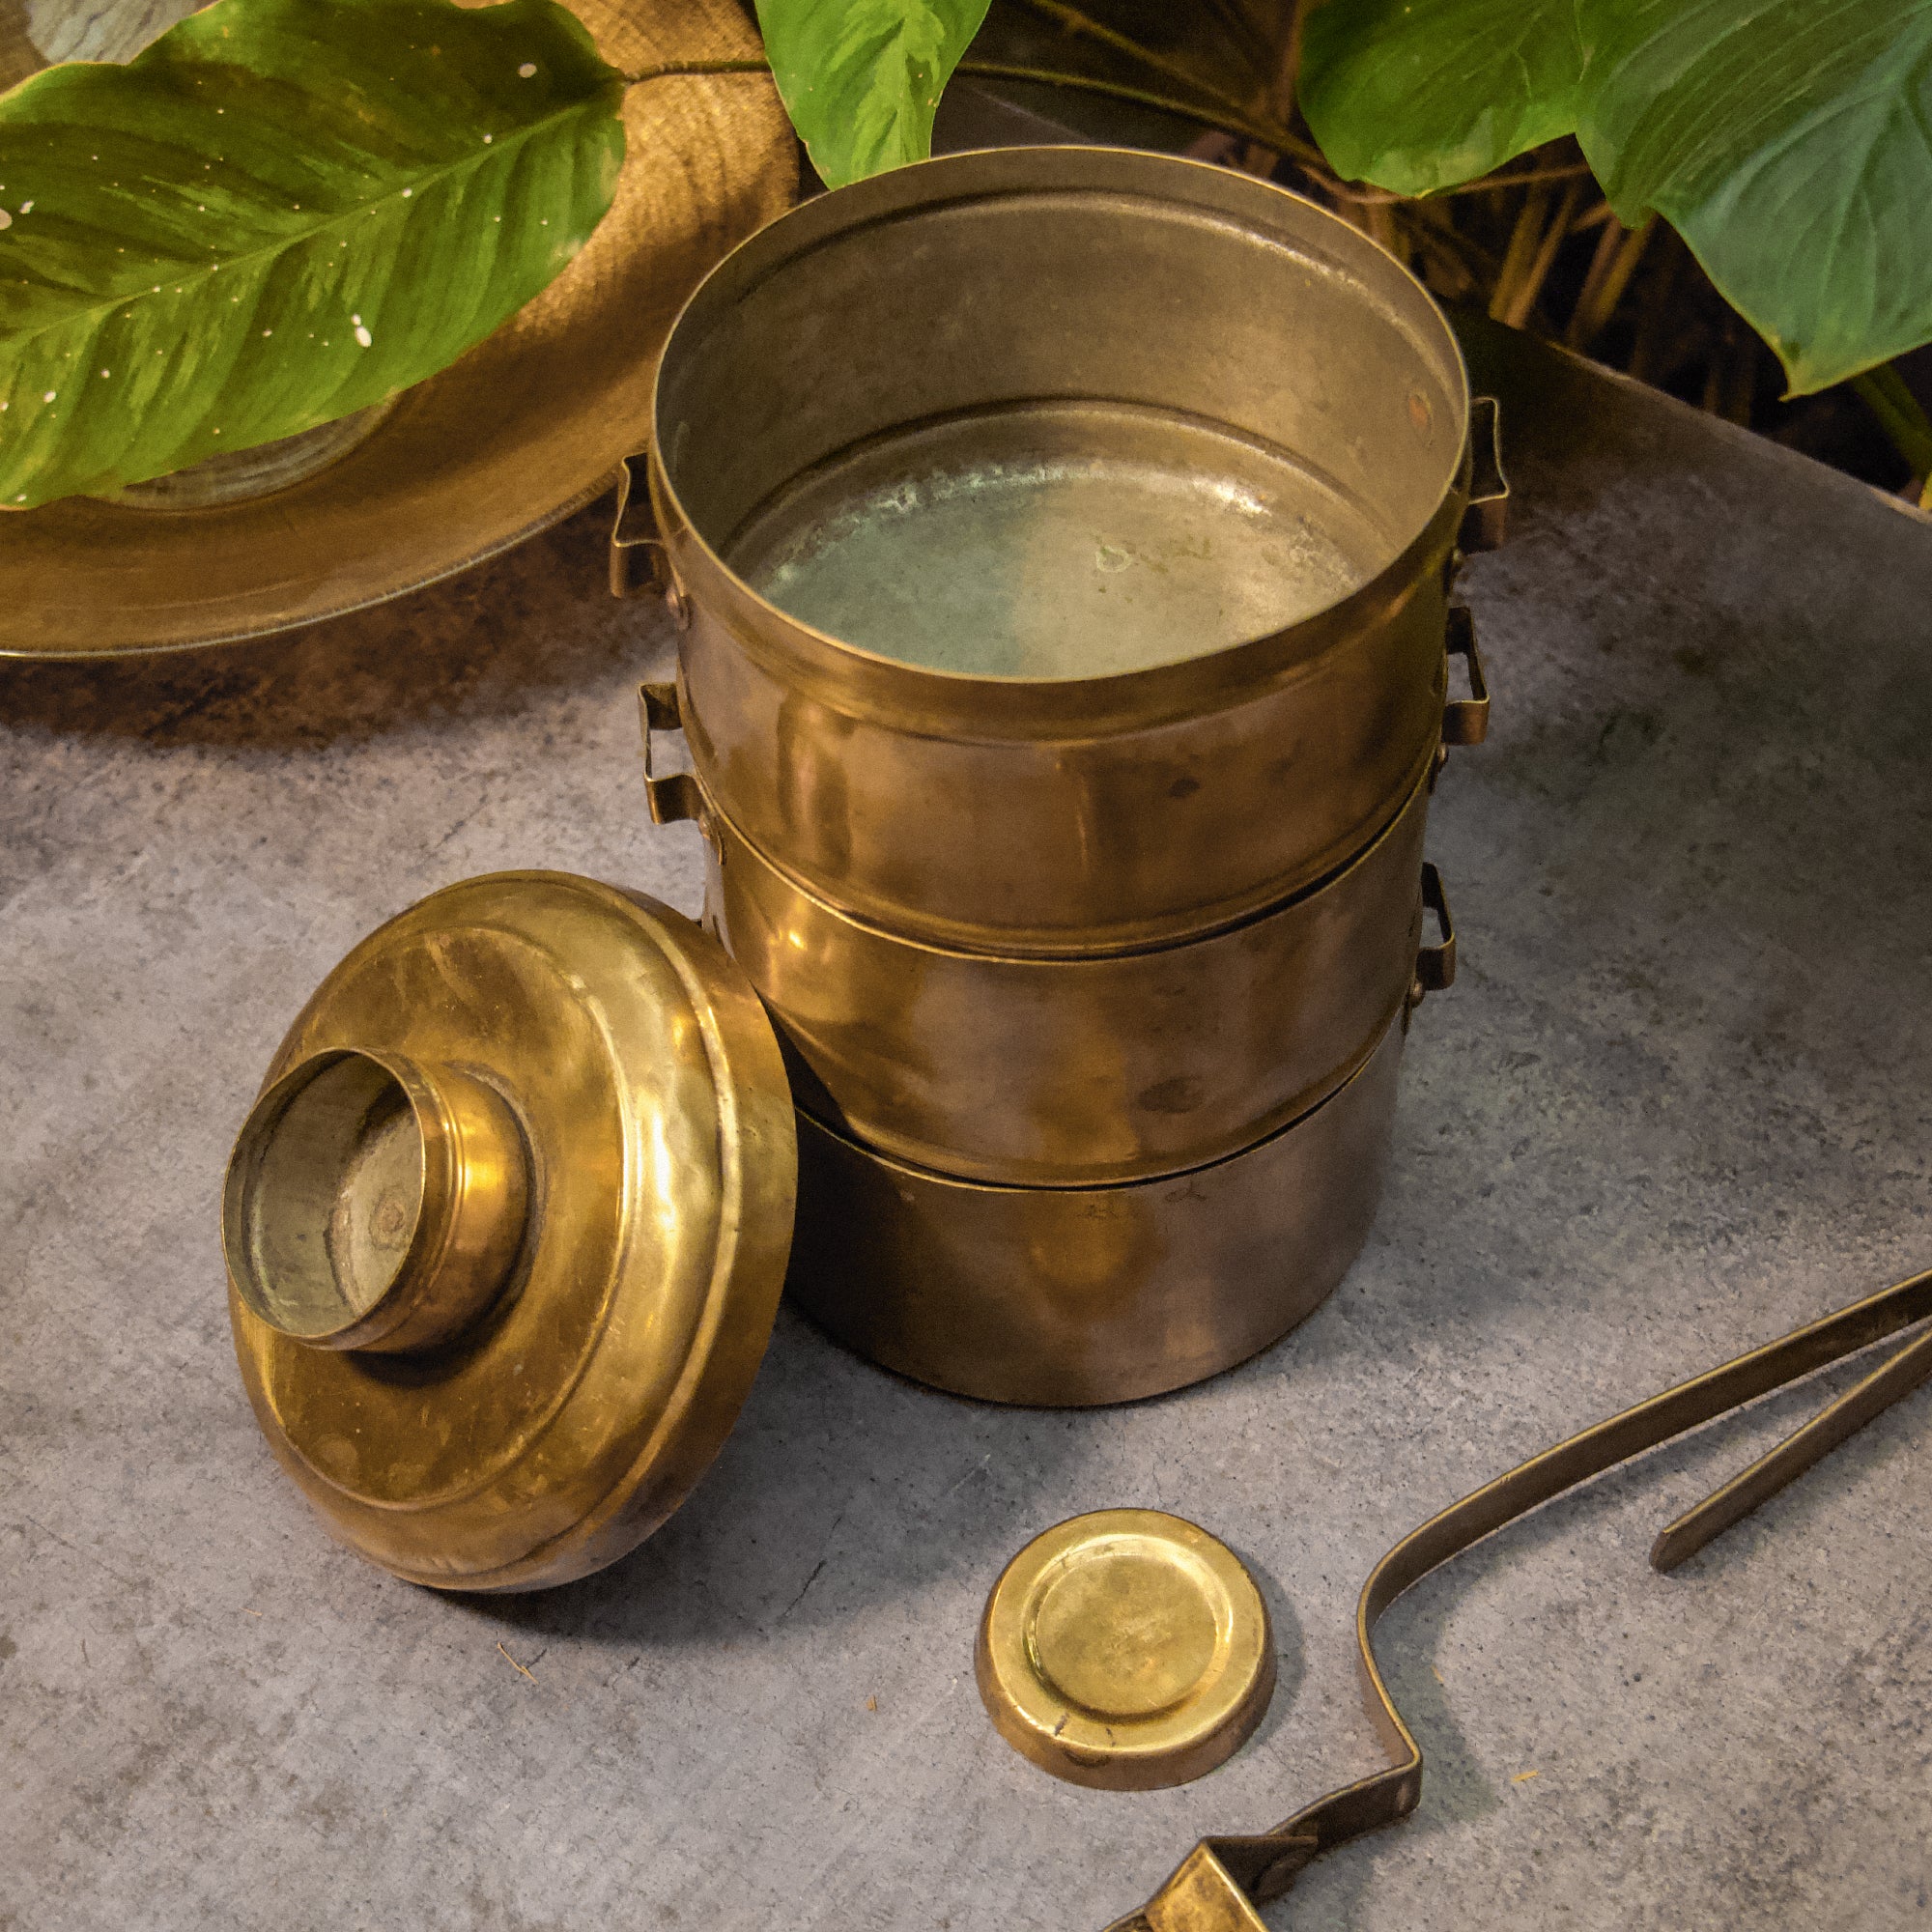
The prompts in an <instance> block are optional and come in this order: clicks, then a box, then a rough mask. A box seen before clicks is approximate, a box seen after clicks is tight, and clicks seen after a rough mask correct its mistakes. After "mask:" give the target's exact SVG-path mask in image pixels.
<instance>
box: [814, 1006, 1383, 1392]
mask: <svg viewBox="0 0 1932 1932" xmlns="http://www.w3.org/2000/svg"><path fill="white" fill-rule="evenodd" d="M1403 1031H1404V1029H1403V1025H1402V1023H1401V1022H1400V1021H1398V1022H1397V1023H1396V1024H1394V1025H1392V1026H1391V1027H1390V1028H1389V1029H1388V1031H1387V1032H1386V1033H1385V1034H1384V1035H1383V1037H1382V1039H1381V1043H1380V1044H1379V1045H1378V1047H1377V1048H1376V1051H1375V1052H1374V1053H1373V1054H1372V1055H1371V1056H1370V1058H1369V1060H1368V1063H1367V1064H1366V1065H1364V1066H1363V1068H1362V1070H1361V1071H1360V1072H1359V1073H1358V1074H1356V1076H1355V1077H1354V1078H1353V1079H1352V1080H1350V1082H1349V1084H1348V1085H1347V1086H1345V1087H1344V1088H1342V1089H1341V1090H1340V1092H1338V1093H1336V1094H1333V1095H1332V1096H1331V1097H1330V1098H1328V1099H1327V1100H1325V1101H1323V1102H1322V1104H1321V1106H1320V1107H1318V1108H1316V1109H1315V1111H1314V1112H1313V1113H1311V1114H1308V1115H1306V1116H1305V1117H1304V1118H1303V1119H1301V1120H1300V1121H1297V1122H1294V1124H1293V1125H1292V1126H1288V1127H1284V1128H1282V1129H1281V1130H1280V1131H1279V1132H1278V1133H1275V1134H1273V1135H1271V1136H1269V1138H1268V1139H1266V1140H1264V1141H1263V1142H1261V1143H1260V1144H1259V1145H1258V1146H1255V1147H1251V1148H1248V1149H1246V1150H1244V1151H1242V1152H1240V1153H1236V1154H1233V1155H1231V1156H1229V1157H1228V1158H1227V1159H1225V1160H1220V1161H1216V1162H1214V1163H1213V1164H1212V1165H1211V1166H1208V1167H1199V1168H1195V1169H1192V1170H1191V1171H1189V1172H1187V1173H1183V1174H1172V1175H1164V1176H1162V1177H1160V1178H1159V1179H1153V1180H1141V1181H1134V1182H1129V1183H1127V1184H1124V1185H1120V1186H1112V1187H1085V1188H1055V1187H997V1186H992V1185H988V1184H986V1183H983V1182H976V1181H968V1180H958V1179H952V1178H950V1177H947V1176H944V1175H939V1174H934V1173H930V1172H928V1171H926V1170H924V1169H920V1168H914V1167H909V1166H906V1165H904V1164H902V1163H900V1162H897V1161H894V1160H890V1159H888V1158H887V1157H886V1156H885V1155H883V1154H878V1153H873V1152H871V1151H869V1150H867V1149H865V1148H861V1147H859V1146H857V1145H856V1144H855V1143H853V1142H852V1141H849V1140H847V1139H846V1138H845V1137H844V1136H843V1135H841V1134H838V1133H837V1132H835V1131H834V1130H833V1129H832V1128H830V1127H826V1126H822V1125H820V1124H819V1123H818V1122H816V1121H814V1120H812V1119H811V1117H810V1115H808V1114H801V1115H800V1116H799V1121H798V1156H799V1185H798V1225H797V1229H796V1232H795V1234H794V1236H793V1240H792V1262H791V1273H790V1276H789V1280H788V1286H789V1288H790V1291H791V1293H792V1294H793V1296H794V1298H795V1299H796V1300H797V1301H798V1303H799V1305H800V1306H801V1307H803V1308H804V1309H805V1310H806V1312H807V1313H808V1314H810V1315H811V1316H812V1317H813V1318H814V1319H815V1320H816V1321H819V1322H820V1323H822V1324H823V1325H824V1327H826V1328H827V1329H828V1330H829V1331H830V1332H831V1333H832V1334H833V1335H835V1336H836V1337H837V1338H838V1340H839V1341H841V1342H843V1343H845V1344H846V1345H847V1346H848V1347H850V1348H853V1349H856V1350H859V1352H860V1353H861V1354H865V1355H869V1356H871V1357H872V1358H873V1359H874V1360H876V1361H880V1362H883V1363H884V1364H885V1365H886V1367H888V1368H890V1369H896V1370H897V1371H898V1372H899V1373H900V1374H901V1375H907V1376H911V1377H913V1378H915V1379H917V1380H919V1381H923V1382H931V1383H933V1384H935V1385H936V1386H938V1387H940V1388H946V1389H952V1390H953V1391H955V1392H956V1393H958V1394H960V1395H970V1396H979V1397H981V1398H983V1399H985V1400H987V1401H991V1402H1010V1403H1029V1404H1038V1405H1041V1406H1080V1405H1085V1404H1092V1403H1106V1402H1129V1401H1132V1400H1133V1399H1134V1398H1136V1397H1138V1396H1146V1395H1158V1394H1159V1393H1160V1392H1161V1391H1162V1390H1163V1389H1171V1388H1180V1387H1182V1386H1184V1385H1185V1384H1186V1383H1188V1382H1194V1381H1199V1380H1200V1379H1201V1378H1203V1377H1205V1376H1211V1375H1213V1374H1215V1373H1217V1372H1218V1371H1219V1370H1222V1369H1226V1368H1232V1367H1233V1366H1234V1364H1235V1363H1236V1362H1239V1361H1243V1360H1245V1359H1246V1358H1247V1357H1248V1356H1249V1355H1252V1354H1254V1353H1256V1352H1257V1351H1258V1350H1262V1349H1264V1348H1266V1347H1267V1346H1268V1344H1269V1343H1271V1342H1274V1341H1277V1340H1279V1339H1280V1337H1281V1336H1282V1335H1284V1334H1286V1333H1287V1332H1288V1330H1289V1329H1291V1328H1292V1327H1293V1326H1294V1324H1295V1323H1296V1322H1297V1321H1301V1320H1302V1319H1303V1318H1304V1317H1305V1316H1307V1315H1309V1314H1310V1313H1312V1312H1313V1310H1314V1309H1315V1308H1316V1307H1317V1306H1318V1305H1319V1304H1320V1303H1321V1300H1322V1299H1323V1298H1324V1297H1325V1296H1326V1295H1327V1294H1328V1293H1329V1292H1330V1291H1331V1290H1332V1289H1333V1288H1334V1287H1335V1286H1336V1284H1337V1283H1338V1282H1340V1280H1341V1279H1342V1277H1343V1275H1345V1274H1346V1273H1347V1272H1348V1270H1349V1266H1350V1264H1351V1263H1352V1262H1353V1261H1354V1259H1355V1256H1356V1255H1357V1253H1358V1252H1359V1251H1360V1249H1361V1245H1362V1242H1363V1241H1364V1240H1365V1239H1366V1238H1367V1236H1368V1232H1369V1226H1370V1223H1371V1222H1372V1221H1373V1220H1374V1218H1375V1211H1376V1204H1377V1202H1378V1199H1379V1197H1380V1194H1381V1184H1382V1177H1383V1173H1384V1170H1385V1167H1386V1164H1387V1157H1388V1135H1389V1122H1390V1120H1391V1118H1392V1116H1393V1114H1394V1111H1395V1094H1396V1073H1397V1069H1398V1067H1399V1066H1400V1065H1401V1058H1402V1040H1403Z"/></svg>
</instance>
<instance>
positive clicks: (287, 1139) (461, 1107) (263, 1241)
mask: <svg viewBox="0 0 1932 1932" xmlns="http://www.w3.org/2000/svg"><path fill="white" fill-rule="evenodd" d="M528 1196H529V1162H528V1157H527V1155H526V1152H525V1148H524V1137H523V1133H522V1131H521V1129H520V1128H519V1126H518V1124H517V1121H516V1117H515V1116H514V1115H513V1114H512V1113H511V1111H510V1109H509V1107H508V1106H507V1105H506V1104H505V1102H504V1101H503V1100H502V1098H501V1097H500V1096H499V1095H498V1094H497V1093H496V1092H495V1091H494V1090H493V1089H492V1088H490V1087H488V1086H486V1085H484V1083H483V1082H482V1081H480V1080H478V1079H475V1078H474V1077H473V1076H471V1075H469V1074H468V1073H464V1072H462V1071H460V1070H459V1069H457V1068H456V1067H454V1066H444V1065H425V1064H423V1063H421V1062H418V1061H414V1060H410V1059H406V1058H404V1057H403V1056H402V1055H400V1054H390V1053H382V1054H378V1053H365V1052H361V1051H356V1050H345V1049H336V1050H333V1051H330V1052H326V1053H317V1054H312V1055H311V1056H310V1057H309V1058H308V1059H306V1060H303V1061H300V1062H298V1064H297V1065H295V1066H293V1067H291V1068H290V1070H289V1071H288V1072H287V1073H285V1074H284V1075H283V1076H282V1077H281V1078H280V1079H279V1080H277V1081H276V1082H275V1083H274V1084H273V1085H272V1086H271V1087H270V1088H269V1089H268V1091H267V1092H266V1093H264V1094H263V1095H262V1096H261V1098H260V1099H259V1100H257V1101H256V1103H255V1106H254V1109H253V1111H252V1112H251V1113H250V1114H249V1116H248V1119H247V1120H246V1122H244V1123H243V1124H242V1128H241V1134H240V1136H239V1137H238V1138H237V1140H236V1143H235V1151H234V1152H233V1153H232V1154H231V1155H230V1156H229V1161H228V1178H227V1181H226V1184H225V1186H224V1188H223V1194H222V1216H221V1243H222V1247H223V1249H224V1250H225V1252H226V1254H227V1259H228V1272H229V1275H230V1278H231V1279H232V1280H233V1282H234V1284H235V1289H236V1293H238V1294H240V1296H241V1299H242V1300H243V1301H244V1302H245V1303H246V1304H247V1305H248V1307H249V1308H250V1309H251V1310H252V1311H253V1312H254V1314H255V1315H256V1316H258V1317H259V1318H260V1319H261V1320H262V1321H265V1322H267V1323H268V1325H269V1326H270V1327H271V1328H273V1329H275V1330H277V1331H278V1332H279V1333H281V1334H283V1335H287V1336H289V1337H290V1338H291V1339H293V1340H295V1341H298V1342H301V1343H304V1344H306V1345H307V1346H309V1347H311V1348H316V1349H369V1350H382V1351H384V1352H389V1353H394V1352H398V1351H401V1350H410V1349H425V1348H430V1347H433V1346H435V1345H436V1344H438V1343H440V1342H446V1341H448V1340H450V1339H451V1338H452V1337H453V1336H455V1335H457V1334H458V1333H460V1332H461V1331H462V1330H463V1329H464V1328H466V1327H467V1326H469V1323H470V1322H472V1321H474V1320H475V1319H476V1318H477V1317H478V1316H479V1315H481V1314H482V1313H483V1312H484V1310H486V1309H487V1308H488V1307H489V1306H490V1305H491V1303H492V1302H494V1301H495V1300H496V1299H497V1295H498V1294H499V1293H501V1291H502V1288H503V1285H504V1282H505V1281H506V1280H507V1279H508V1276H509V1273H510V1269H511V1265H512V1264H513V1263H514V1261H515V1260H516V1256H517V1250H518V1248H519V1246H520V1244H521V1242H522V1239H523V1234H524V1220H525V1211H526V1206H527V1202H528Z"/></svg>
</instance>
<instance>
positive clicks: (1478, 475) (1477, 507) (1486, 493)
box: [1456, 396, 1510, 556]
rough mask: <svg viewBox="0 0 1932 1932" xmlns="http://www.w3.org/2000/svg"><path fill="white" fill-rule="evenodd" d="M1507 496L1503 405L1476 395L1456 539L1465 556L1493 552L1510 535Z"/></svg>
mask: <svg viewBox="0 0 1932 1932" xmlns="http://www.w3.org/2000/svg"><path fill="white" fill-rule="evenodd" d="M1509 494H1510V486H1509V478H1508V477H1507V476H1505V475H1504V474H1503V453H1502V406H1501V404H1499V403H1498V402H1497V401H1496V399H1495V398H1494V397H1493V396H1477V397H1475V398H1474V399H1473V400H1472V401H1471V403H1470V404H1469V504H1468V508H1467V509H1465V510H1464V511H1463V524H1462V527H1461V529H1460V530H1459V531H1458V533H1457V537H1456V545H1457V548H1458V549H1459V550H1461V551H1462V552H1463V554H1464V555H1465V556H1474V555H1475V554H1477V552H1479V551H1486V550H1494V549H1496V548H1497V547H1498V546H1499V545H1500V544H1501V543H1502V541H1503V539H1504V537H1505V536H1507V535H1508V534H1509Z"/></svg>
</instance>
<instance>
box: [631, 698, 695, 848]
mask: <svg viewBox="0 0 1932 1932" xmlns="http://www.w3.org/2000/svg"><path fill="white" fill-rule="evenodd" d="M638 724H639V727H640V728H641V730H642V732H643V737H644V797H645V799H646V801H647V802H648V803H649V805H650V808H651V823H652V824H653V825H674V824H676V823H677V822H678V821H679V820H680V819H691V820H694V821H696V822H697V823H700V824H701V823H702V822H703V817H704V794H703V793H702V792H701V791H699V790H698V788H697V781H696V778H694V777H693V776H692V775H691V773H689V772H668V773H666V774H665V775H664V776H663V777H662V778H661V777H659V775H658V773H657V771H656V769H655V757H654V752H655V747H654V742H653V740H654V734H655V733H657V732H659V731H682V730H683V729H684V713H683V710H682V708H681V707H680V703H679V699H678V695H677V686H676V685H675V684H640V685H639V687H638Z"/></svg>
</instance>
